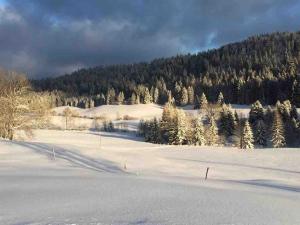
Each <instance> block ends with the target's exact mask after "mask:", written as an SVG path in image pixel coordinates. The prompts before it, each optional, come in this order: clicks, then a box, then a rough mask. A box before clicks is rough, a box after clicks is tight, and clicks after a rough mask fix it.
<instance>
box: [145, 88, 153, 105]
mask: <svg viewBox="0 0 300 225" xmlns="http://www.w3.org/2000/svg"><path fill="white" fill-rule="evenodd" d="M151 101H152V98H151V95H150V92H149V89H148V88H146V89H145V93H144V102H143V103H144V104H149V103H151Z"/></svg>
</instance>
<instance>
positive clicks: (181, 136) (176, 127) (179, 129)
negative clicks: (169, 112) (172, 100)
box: [169, 109, 186, 145]
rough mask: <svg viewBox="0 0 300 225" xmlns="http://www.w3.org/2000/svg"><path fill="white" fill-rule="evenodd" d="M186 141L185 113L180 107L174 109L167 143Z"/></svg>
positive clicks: (177, 143) (176, 143)
mask: <svg viewBox="0 0 300 225" xmlns="http://www.w3.org/2000/svg"><path fill="white" fill-rule="evenodd" d="M185 141H186V115H185V113H184V111H183V110H182V109H176V110H175V118H174V123H172V124H171V129H170V136H169V143H170V144H175V145H182V144H183V143H184V142H185Z"/></svg>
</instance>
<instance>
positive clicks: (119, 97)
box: [117, 91, 125, 105]
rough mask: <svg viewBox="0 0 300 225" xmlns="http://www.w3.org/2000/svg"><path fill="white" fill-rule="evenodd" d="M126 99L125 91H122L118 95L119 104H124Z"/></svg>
mask: <svg viewBox="0 0 300 225" xmlns="http://www.w3.org/2000/svg"><path fill="white" fill-rule="evenodd" d="M124 99H125V96H124V93H123V91H120V92H119V94H118V97H117V103H118V105H121V104H123V103H124Z"/></svg>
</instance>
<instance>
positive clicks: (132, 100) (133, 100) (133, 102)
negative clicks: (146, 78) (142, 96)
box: [130, 92, 136, 105]
mask: <svg viewBox="0 0 300 225" xmlns="http://www.w3.org/2000/svg"><path fill="white" fill-rule="evenodd" d="M130 104H131V105H134V104H136V94H135V93H134V92H132V94H131V97H130Z"/></svg>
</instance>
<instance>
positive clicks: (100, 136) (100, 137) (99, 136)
mask: <svg viewBox="0 0 300 225" xmlns="http://www.w3.org/2000/svg"><path fill="white" fill-rule="evenodd" d="M99 137H100V150H101V144H102V139H101V133H100V131H99Z"/></svg>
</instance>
